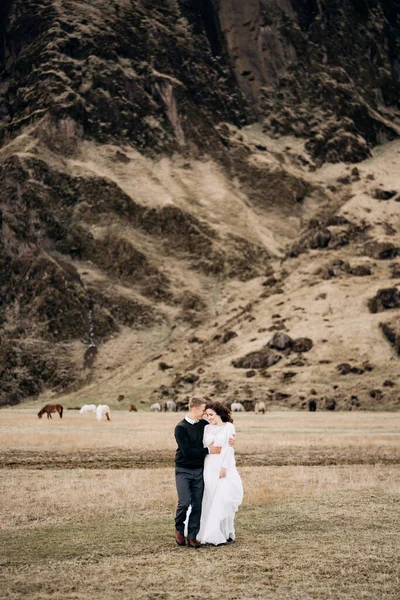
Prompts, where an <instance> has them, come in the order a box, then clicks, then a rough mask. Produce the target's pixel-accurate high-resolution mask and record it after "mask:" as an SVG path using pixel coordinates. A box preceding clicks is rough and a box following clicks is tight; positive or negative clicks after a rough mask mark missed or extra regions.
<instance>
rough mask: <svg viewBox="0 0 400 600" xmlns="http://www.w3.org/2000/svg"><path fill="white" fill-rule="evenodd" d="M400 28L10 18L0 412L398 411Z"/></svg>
mask: <svg viewBox="0 0 400 600" xmlns="http://www.w3.org/2000/svg"><path fill="white" fill-rule="evenodd" d="M399 16H400V3H399V2H398V1H395V0H368V2H367V1H366V0H351V1H345V0H334V1H332V0H330V1H329V2H328V0H247V1H246V2H243V1H240V0H202V1H198V0H166V1H165V2H163V3H160V2H157V1H155V0H90V1H87V0H86V1H84V0H23V1H22V0H7V1H6V2H5V3H4V2H3V4H2V7H1V8H0V37H1V45H0V73H1V75H0V77H1V86H0V182H1V187H0V194H1V204H0V210H1V213H0V217H1V237H0V286H1V298H0V326H1V331H2V335H1V339H0V359H1V363H0V402H1V404H3V405H6V404H17V403H19V402H21V401H22V400H23V399H25V398H32V397H37V396H38V395H41V398H50V397H54V396H57V397H60V398H62V399H63V401H64V402H66V403H71V404H78V403H79V402H80V401H81V400H82V399H85V400H86V399H93V400H100V401H105V400H106V399H107V403H111V404H112V403H113V398H115V400H116V398H117V396H119V395H121V394H122V395H124V396H125V399H124V400H123V401H122V405H124V402H125V403H127V402H129V401H132V400H135V401H137V402H143V403H147V402H149V401H154V400H163V399H165V398H167V397H172V398H176V399H184V398H185V397H186V396H187V395H188V394H192V393H196V392H198V393H208V394H210V395H214V396H215V397H217V396H218V397H220V398H223V399H234V398H236V399H238V400H242V401H254V399H258V398H260V399H261V398H262V399H264V400H266V401H267V402H268V403H269V405H270V406H280V407H289V408H290V407H293V408H295V407H297V408H298V407H301V406H303V407H305V406H306V405H307V402H308V401H309V400H310V399H313V398H315V399H317V401H318V404H319V406H320V407H321V408H332V407H336V406H337V407H338V408H343V409H352V408H371V407H372V408H377V409H378V408H379V409H380V408H396V407H398V404H399V402H398V389H397V388H398V385H399V383H400V381H399V380H398V375H397V370H398V360H399V359H398V354H399V353H400V351H399V348H400V342H399V340H400V329H399V326H398V309H399V308H400V292H399V291H398V288H397V282H396V280H397V279H398V278H399V277H400V263H397V262H396V257H397V256H398V254H399V252H400V233H399V228H400V204H399V202H398V201H400V194H399V193H400V181H399V177H398V173H399V166H400V144H399V141H398V136H399V133H400V105H399V97H400V96H399V91H400V62H399V58H400V53H399V46H400V41H399V40H400V18H399Z"/></svg>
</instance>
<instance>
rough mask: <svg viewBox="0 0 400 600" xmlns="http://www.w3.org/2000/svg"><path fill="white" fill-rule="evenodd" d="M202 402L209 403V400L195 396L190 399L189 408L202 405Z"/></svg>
mask: <svg viewBox="0 0 400 600" xmlns="http://www.w3.org/2000/svg"><path fill="white" fill-rule="evenodd" d="M202 404H207V400H206V399H205V398H202V397H201V396H194V397H193V398H190V400H189V410H190V409H191V408H194V407H195V406H201V405H202Z"/></svg>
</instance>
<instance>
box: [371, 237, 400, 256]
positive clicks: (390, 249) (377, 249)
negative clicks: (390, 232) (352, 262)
mask: <svg viewBox="0 0 400 600" xmlns="http://www.w3.org/2000/svg"><path fill="white" fill-rule="evenodd" d="M398 253H399V249H398V248H397V246H395V245H394V244H392V243H391V242H377V241H376V240H373V241H371V242H368V243H367V244H365V246H364V254H366V256H370V257H371V258H376V259H377V260H390V259H391V258H395V257H396V256H397V255H398Z"/></svg>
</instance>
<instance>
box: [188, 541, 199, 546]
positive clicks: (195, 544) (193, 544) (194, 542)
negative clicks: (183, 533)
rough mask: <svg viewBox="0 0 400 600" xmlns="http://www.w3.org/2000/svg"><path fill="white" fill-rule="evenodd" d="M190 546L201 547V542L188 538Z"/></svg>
mask: <svg viewBox="0 0 400 600" xmlns="http://www.w3.org/2000/svg"><path fill="white" fill-rule="evenodd" d="M188 546H190V548H200V546H201V544H200V542H198V541H197V540H188Z"/></svg>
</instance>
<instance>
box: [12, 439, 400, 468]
mask: <svg viewBox="0 0 400 600" xmlns="http://www.w3.org/2000/svg"><path fill="white" fill-rule="evenodd" d="M236 460H237V464H238V466H239V467H241V466H254V467H255V466H285V465H303V466H318V465H319V466H327V465H354V464H364V465H367V464H371V465H376V464H386V465H396V464H400V448H399V447H395V446H393V447H391V446H384V445H382V446H374V447H368V446H365V447H357V448H355V447H354V446H344V447H339V448H334V449H333V448H332V447H330V446H326V447H321V446H320V447H318V448H304V447H301V446H292V447H290V448H285V449H282V448H275V449H270V450H269V451H268V453H260V454H253V453H243V454H241V453H238V454H237V456H236ZM173 466H174V452H158V451H150V452H146V453H137V452H133V451H130V450H125V449H120V448H116V449H112V448H109V449H107V451H101V452H99V451H93V450H79V451H72V452H51V453H49V452H47V451H46V452H42V451H35V450H34V451H32V450H29V451H28V450H10V451H3V452H2V453H1V454H0V468H2V469H20V468H22V469H24V468H30V469H129V468H132V469H149V468H150V469H151V468H154V469H159V468H165V467H173Z"/></svg>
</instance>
